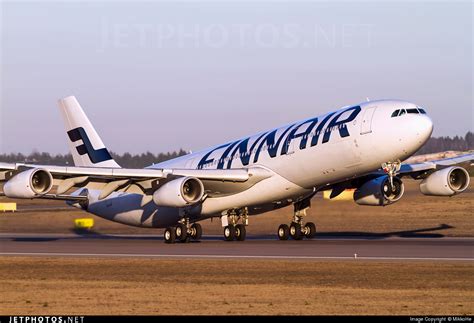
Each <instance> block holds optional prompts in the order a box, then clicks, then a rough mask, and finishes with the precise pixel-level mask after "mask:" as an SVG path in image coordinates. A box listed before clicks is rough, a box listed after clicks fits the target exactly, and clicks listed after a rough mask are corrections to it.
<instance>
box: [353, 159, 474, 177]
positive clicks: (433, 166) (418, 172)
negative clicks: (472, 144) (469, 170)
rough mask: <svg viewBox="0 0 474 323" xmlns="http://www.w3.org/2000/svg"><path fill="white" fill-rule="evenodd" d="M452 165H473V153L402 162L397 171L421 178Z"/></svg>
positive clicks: (378, 173) (373, 175)
mask: <svg viewBox="0 0 474 323" xmlns="http://www.w3.org/2000/svg"><path fill="white" fill-rule="evenodd" d="M454 165H463V166H466V167H471V166H474V154H465V155H461V156H456V157H452V158H444V159H438V160H431V161H427V162H423V163H414V164H403V163H402V165H401V167H400V170H399V171H398V172H397V174H398V176H400V177H403V176H411V177H413V178H414V179H421V178H424V177H426V176H427V175H429V174H431V173H433V172H435V171H437V170H440V169H443V168H446V167H449V166H454ZM384 174H385V172H384V171H383V170H382V169H379V170H377V171H376V172H372V173H370V174H368V175H365V176H362V178H366V177H377V176H380V175H384Z"/></svg>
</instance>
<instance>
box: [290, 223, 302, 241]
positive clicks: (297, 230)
mask: <svg viewBox="0 0 474 323" xmlns="http://www.w3.org/2000/svg"><path fill="white" fill-rule="evenodd" d="M290 236H291V237H292V238H293V239H294V240H301V239H303V235H302V232H301V225H300V224H299V223H295V222H293V223H292V224H291V225H290Z"/></svg>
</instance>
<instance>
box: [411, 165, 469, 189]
mask: <svg viewBox="0 0 474 323" xmlns="http://www.w3.org/2000/svg"><path fill="white" fill-rule="evenodd" d="M468 187H469V174H468V172H467V171H466V170H465V169H464V168H462V167H457V166H452V167H447V168H444V169H441V170H438V171H436V172H434V173H432V174H430V175H429V176H428V177H427V178H425V179H424V180H423V181H422V182H421V183H420V191H421V193H423V194H425V195H434V196H452V195H455V194H458V193H461V192H463V191H464V190H465V189H466V188H468Z"/></svg>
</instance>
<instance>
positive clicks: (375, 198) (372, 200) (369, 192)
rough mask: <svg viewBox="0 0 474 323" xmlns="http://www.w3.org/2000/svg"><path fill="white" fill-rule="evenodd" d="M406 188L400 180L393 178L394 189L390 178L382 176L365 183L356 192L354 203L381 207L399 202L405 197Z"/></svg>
mask: <svg viewBox="0 0 474 323" xmlns="http://www.w3.org/2000/svg"><path fill="white" fill-rule="evenodd" d="M404 192H405V186H404V185H403V182H402V181H401V180H400V179H399V178H398V177H394V178H393V188H391V185H390V179H389V178H388V176H380V177H377V178H374V179H372V180H370V181H368V182H365V183H364V184H363V185H362V186H361V187H359V188H358V189H357V190H356V191H355V192H354V201H355V202H356V203H357V204H360V205H373V206H381V205H388V204H392V203H395V202H397V201H398V200H400V199H401V198H402V196H403V193H404Z"/></svg>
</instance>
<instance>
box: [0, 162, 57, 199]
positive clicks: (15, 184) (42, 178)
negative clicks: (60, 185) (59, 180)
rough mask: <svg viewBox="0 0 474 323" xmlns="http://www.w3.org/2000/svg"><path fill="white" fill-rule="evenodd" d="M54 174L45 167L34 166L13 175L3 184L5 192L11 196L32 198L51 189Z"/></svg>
mask: <svg viewBox="0 0 474 323" xmlns="http://www.w3.org/2000/svg"><path fill="white" fill-rule="evenodd" d="M52 187H53V176H51V173H50V172H48V171H47V170H44V169H39V168H34V169H29V170H26V171H23V172H21V173H19V174H17V175H15V176H13V177H12V178H11V179H10V180H8V182H6V183H5V185H4V186H3V193H5V195H6V196H7V197H10V198H19V199H32V198H35V197H38V196H42V195H45V194H47V193H48V192H49V191H51V188H52Z"/></svg>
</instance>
